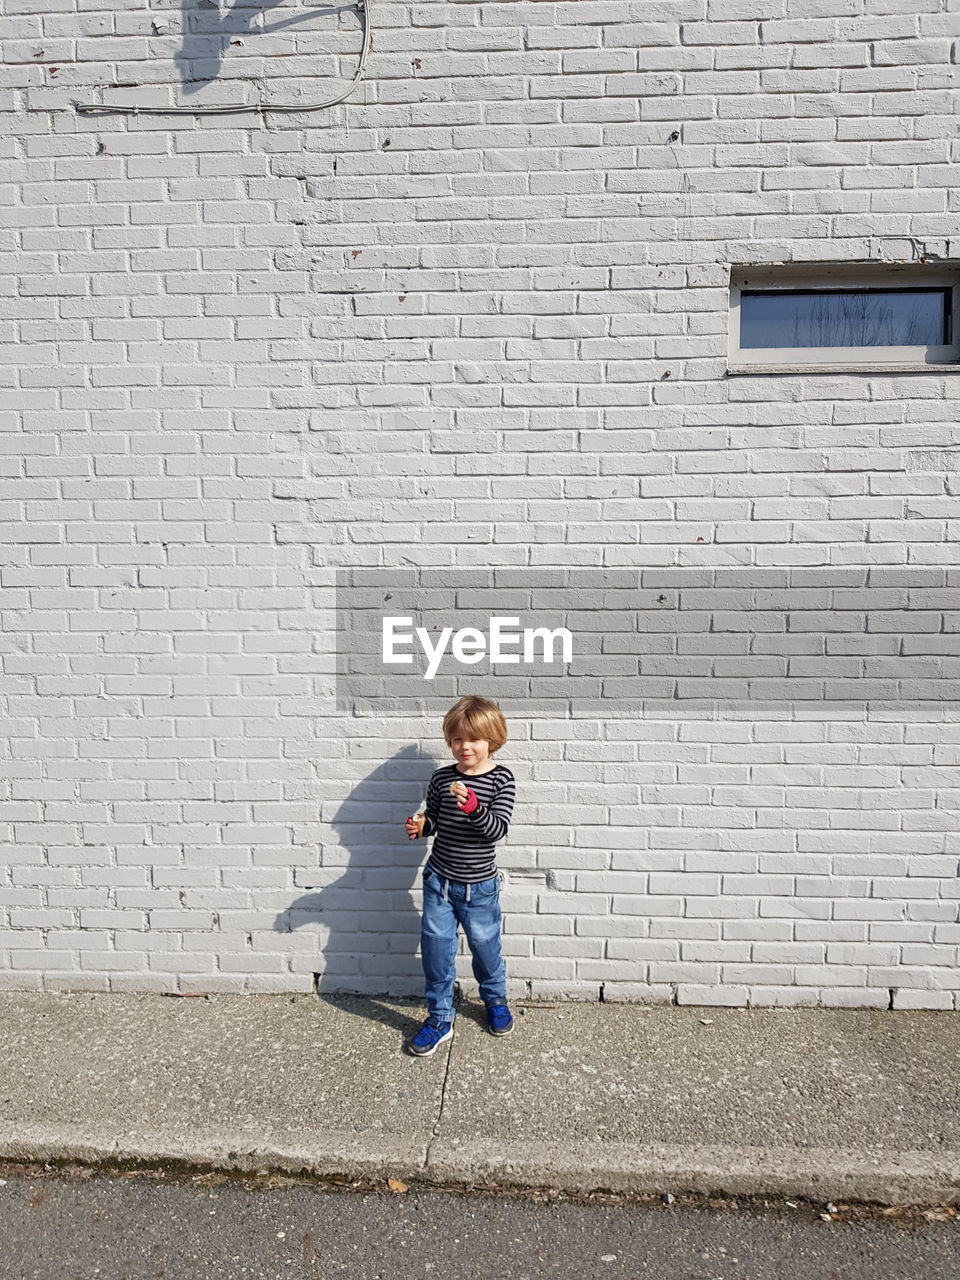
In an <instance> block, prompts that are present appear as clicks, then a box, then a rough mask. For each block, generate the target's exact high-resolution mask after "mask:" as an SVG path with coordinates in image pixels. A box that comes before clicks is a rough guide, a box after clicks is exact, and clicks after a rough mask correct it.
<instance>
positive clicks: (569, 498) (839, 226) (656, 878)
mask: <svg viewBox="0 0 960 1280" xmlns="http://www.w3.org/2000/svg"><path fill="white" fill-rule="evenodd" d="M185 4H186V8H188V9H189V10H190V11H191V13H192V14H193V16H194V18H195V19H196V22H195V23H193V24H192V25H191V24H186V25H187V28H188V29H187V30H186V31H185V30H184V29H183V28H184V23H183V21H182V19H183V16H184V15H183V14H182V13H181V11H180V8H179V7H178V5H177V4H174V3H171V2H170V0H75V2H73V0H0V14H2V17H0V36H2V41H3V53H4V67H3V69H2V74H3V97H2V101H3V106H2V108H0V110H2V111H3V117H2V118H3V128H2V131H0V158H2V160H3V170H2V176H0V254H2V265H0V291H2V295H3V301H4V306H3V309H2V312H0V342H2V344H3V345H2V347H0V350H2V366H0V428H2V432H3V434H2V435H0V516H2V523H0V588H2V590H0V600H2V612H0V660H2V664H3V665H2V693H3V702H2V706H3V712H4V733H3V736H2V744H3V745H2V755H0V835H2V837H3V843H4V855H3V857H2V860H0V861H2V866H0V984H2V985H3V986H5V987H7V988H15V989H34V988H36V989H41V988H47V989H73V990H80V989H91V990H101V989H127V990H144V991H146V990H167V989H179V990H184V991H189V990H204V991H282V990H309V989H310V988H311V986H312V984H313V981H314V977H313V975H314V974H316V973H319V974H321V978H320V986H321V988H322V989H326V990H361V991H371V992H391V993H396V994H417V993H418V992H419V991H420V990H421V989H422V988H421V976H420V966H419V958H418V954H417V942H418V938H417V931H418V914H417V911H418V906H419V902H418V878H417V876H416V872H415V867H414V865H413V859H414V857H415V856H420V857H421V858H422V857H423V856H424V854H425V850H424V849H423V848H422V847H421V846H418V845H410V844H408V842H407V841H406V839H405V837H404V834H403V828H402V820H403V817H404V816H405V815H406V814H407V813H408V812H410V811H411V807H412V805H413V804H414V803H415V802H416V801H417V800H418V799H419V798H420V796H421V794H422V785H423V782H424V780H425V779H426V777H427V776H428V775H429V773H430V771H431V769H432V768H433V767H434V766H435V765H436V764H439V763H442V762H443V761H444V760H445V759H446V758H447V756H446V752H445V748H444V746H443V742H442V737H441V736H440V733H439V726H438V725H437V724H434V723H421V722H413V723H411V722H410V721H409V720H407V719H404V718H389V717H383V716H378V715H377V714H376V711H375V709H369V708H368V709H367V710H366V712H365V713H363V714H358V715H357V716H356V717H345V716H343V715H338V714H336V712H335V709H334V706H333V695H332V689H333V681H332V672H333V669H334V667H333V657H332V652H331V649H332V644H331V637H332V625H333V623H332V605H333V596H332V583H333V581H334V571H335V569H336V567H337V566H378V565H382V566H388V567H389V566H401V565H402V566H406V567H409V566H422V567H443V566H450V567H460V568H465V567H476V566H487V565H489V564H497V565H502V566H517V567H521V566H522V567H529V568H531V569H536V568H537V567H541V566H558V565H559V566H585V567H600V566H603V567H610V568H615V567H620V566H629V567H639V566H674V565H677V566H694V567H695V566H713V567H724V566H745V567H751V566H817V565H823V566H864V567H867V566H904V567H912V566H941V567H943V569H944V573H945V574H946V573H947V571H948V570H952V571H953V572H952V573H951V574H950V575H948V576H947V577H945V579H944V581H945V583H947V584H948V585H954V586H955V585H956V583H957V581H958V579H957V577H956V572H955V571H956V569H957V567H958V550H960V547H958V540H960V517H958V508H957V503H956V496H957V483H958V482H957V468H956V463H957V458H958V452H957V451H958V449H960V427H958V425H957V413H958V410H957V403H956V401H957V388H958V385H960V384H958V381H957V378H956V376H955V375H953V374H950V373H939V372H934V373H931V374H924V375H899V374H885V375H865V374H849V375H845V376H838V375H835V374H834V375H830V376H824V375H820V376H817V375H816V374H811V375H809V376H805V377H794V376H790V377H781V378H772V377H747V378H730V379H727V378H726V377H725V376H724V372H725V352H726V340H727V339H726V327H727V317H726V306H727V284H728V279H729V269H730V266H731V265H736V264H738V263H745V262H756V261H764V262H768V261H769V262H777V261H787V260H798V261H821V260H822V261H835V260H836V261H840V260H847V259H870V260H878V261H883V260H891V261H893V260H902V259H907V260H915V259H919V258H921V257H927V258H932V259H950V258H958V257H960V245H958V232H957V226H958V224H957V214H958V210H960V200H958V196H957V192H956V183H955V175H956V172H957V162H958V159H960V144H958V141H957V138H956V113H957V107H958V101H957V98H958V84H960V66H958V63H960V56H958V51H960V6H958V4H957V2H956V0H750V3H746V0H591V3H589V4H588V3H585V2H584V0H580V2H579V3H557V4H552V3H540V2H539V0H516V2H515V3H500V4H498V3H474V2H461V3H455V4H448V3H440V2H434V3H430V2H427V3H418V4H399V3H387V2H386V0H376V3H375V5H374V6H373V9H372V17H373V22H374V43H373V52H372V54H371V57H370V61H369V79H368V80H367V81H366V82H365V83H364V84H363V85H361V87H360V88H359V90H358V91H357V92H356V94H355V95H354V96H353V97H352V98H351V99H350V100H349V101H348V102H347V103H346V104H344V105H341V106H339V107H336V108H334V109H332V110H329V111H327V112H321V113H318V114H299V115H298V114H294V115H279V114H275V113H271V114H269V115H268V116H267V117H266V121H265V123H264V122H263V121H262V120H261V118H260V117H258V116H256V115H254V116H247V115H242V114H233V115H228V116H221V117H206V118H200V117H181V118H177V117H171V116H164V115H162V114H141V115H139V116H130V117H127V116H122V115H113V116H104V117H90V116H79V115H77V114H76V112H75V111H74V109H73V108H74V105H75V104H76V103H78V102H90V101H109V102H113V103H123V102H127V103H129V102H138V103H141V104H145V105H150V104H153V105H160V104H164V103H170V102H172V101H175V100H180V101H183V102H187V103H198V102H202V103H214V104H216V103H225V104H238V103H241V102H247V101H254V100H256V98H257V95H258V94H260V93H263V94H265V95H267V96H270V97H274V98H276V99H278V100H281V99H282V100H287V101H289V100H291V99H294V98H296V96H297V95H302V98H303V99H307V100H309V99H318V98H323V97H326V96H329V95H331V94H333V93H334V92H336V91H337V89H338V88H339V87H341V86H342V85H343V84H344V83H346V82H347V81H348V80H349V79H350V77H351V76H352V75H353V73H354V70H355V67H356V65H357V56H358V52H359V44H360V39H359V27H358V18H357V16H356V14H355V13H353V14H351V13H346V14H344V15H342V16H341V17H340V18H339V19H338V18H337V17H335V16H330V15H324V14H323V12H322V11H318V10H315V9H314V10H313V11H312V12H310V11H306V10H301V9H299V8H296V7H292V6H285V5H277V4H272V5H264V6H263V7H262V10H258V9H257V8H255V7H254V8H250V9H240V8H235V9H232V10H230V11H229V12H227V11H226V10H225V11H224V14H223V15H222V17H221V15H219V14H217V13H216V11H215V10H211V9H210V8H209V7H208V8H206V9H202V8H199V7H195V0H185ZM182 76H186V77H187V78H189V77H191V76H193V77H195V81H194V83H192V84H190V85H188V86H181V85H180V83H179V81H180V78H181V77H182ZM197 78H198V79H199V81H200V82H199V83H198V82H197ZM108 86H117V87H114V88H109V87H108ZM178 95H179V99H178ZM948 617H949V618H951V619H952V623H949V624H948V625H947V631H948V632H950V631H951V630H952V631H953V632H956V631H957V622H956V620H957V614H956V613H953V614H952V615H948ZM949 641H950V636H949V634H948V635H947V636H946V637H945V646H946V647H945V652H947V653H950V652H952V653H953V654H955V653H956V649H955V648H953V649H952V651H951V650H950V648H949ZM954 661H955V659H954ZM480 692H483V690H480ZM502 705H503V706H504V709H505V711H506V712H507V714H508V716H510V719H511V725H512V729H513V740H512V741H511V743H510V744H509V745H508V747H507V748H506V749H505V751H504V753H503V758H504V759H505V760H506V761H507V762H508V763H509V764H510V766H511V768H512V769H513V770H514V772H515V774H516V776H517V779H518V786H519V794H520V800H519V803H518V808H517V814H516V822H515V825H514V828H513V831H512V834H511V837H510V840H509V841H508V843H507V844H506V845H505V846H503V847H502V851H501V855H500V863H501V865H502V866H503V867H504V869H505V870H506V872H507V876H508V882H507V885H506V888H505V890H504V895H503V905H504V910H505V934H504V945H505V950H506V953H507V957H508V971H509V975H510V979H511V990H512V992H513V993H514V994H528V993H530V994H533V995H534V996H537V995H556V994H561V995H568V996H571V997H573V998H586V999H595V998H596V997H597V995H598V993H599V992H600V991H601V990H602V992H603V998H604V999H606V1000H632V999H639V1000H648V999H656V1000H661V999H672V998H675V999H677V1000H679V1001H681V1002H695V1003H726V1004H744V1003H748V1002H749V1003H755V1004H769V1003H804V1004H812V1003H817V1002H823V1003H829V1004H845V1005H880V1006H883V1007H886V1006H887V1005H888V1004H892V1005H893V1006H894V1007H911V1008H916V1007H930V1008H951V1007H957V1001H958V993H960V969H958V964H957V961H958V948H960V917H958V903H960V892H958V879H957V869H958V859H960V836H958V831H957V820H956V819H957V806H958V802H960V787H958V785H957V773H956V766H957V764H958V761H960V716H958V714H957V711H956V705H957V704H956V703H955V702H952V703H948V704H946V705H945V706H944V707H943V708H942V711H941V714H939V715H934V714H933V713H932V712H930V711H928V712H927V713H926V714H923V713H918V712H917V711H916V710H913V711H911V710H909V709H907V708H904V710H903V714H902V715H899V716H893V717H886V718H871V719H864V718H859V719H857V720H850V719H845V718H843V717H833V718H831V717H829V716H828V717H822V718H819V719H817V718H816V717H810V716H808V715H807V714H805V713H804V710H803V708H797V709H796V710H795V713H794V714H793V715H792V716H791V717H787V718H784V719H782V720H780V719H778V720H763V719H759V720H755V721H754V720H746V719H741V720H733V719H730V720H724V721H711V720H709V719H704V720H697V719H696V718H692V717H689V716H680V717H678V718H677V719H676V720H673V721H671V720H650V721H626V722H624V721H619V720H617V719H609V720H608V719H605V718H604V717H602V716H598V717H595V718H592V719H584V720H580V721H572V720H569V719H566V718H564V717H558V718H556V719H548V718H544V717H540V716H536V717H529V718H526V717H525V716H524V714H523V708H522V705H521V704H520V703H517V712H516V713H515V714H514V713H513V712H512V710H511V705H510V699H503V700H502ZM934 710H936V709H934ZM584 806H586V807H587V809H588V811H589V813H590V815H591V817H590V823H589V825H588V826H586V827H584V828H583V829H582V830H577V829H576V828H575V826H574V825H573V824H572V820H573V818H574V816H575V815H576V814H577V813H578V812H579V811H580V810H581V809H582V807H584ZM459 969H460V975H461V977H462V978H463V979H464V980H465V986H466V987H467V988H468V989H469V988H470V986H471V981H470V967H469V957H468V956H467V954H466V953H465V952H462V954H461V957H460V961H459Z"/></svg>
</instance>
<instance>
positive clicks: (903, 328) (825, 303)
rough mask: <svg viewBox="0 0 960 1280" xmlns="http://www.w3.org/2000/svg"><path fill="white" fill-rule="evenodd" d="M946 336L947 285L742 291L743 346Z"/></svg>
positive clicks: (911, 341)
mask: <svg viewBox="0 0 960 1280" xmlns="http://www.w3.org/2000/svg"><path fill="white" fill-rule="evenodd" d="M950 341H951V339H950V290H949V289H789V290H788V289H782V290H781V289H777V290H769V291H764V292H759V291H750V290H744V291H743V292H742V293H741V295H740V346H741V347H927V346H945V345H947V344H948V343H949V342H950Z"/></svg>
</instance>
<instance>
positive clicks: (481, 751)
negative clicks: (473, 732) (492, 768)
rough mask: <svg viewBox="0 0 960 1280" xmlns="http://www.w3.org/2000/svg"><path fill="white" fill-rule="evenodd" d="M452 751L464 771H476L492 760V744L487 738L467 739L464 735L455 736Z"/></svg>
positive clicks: (451, 745) (452, 739) (451, 741)
mask: <svg viewBox="0 0 960 1280" xmlns="http://www.w3.org/2000/svg"><path fill="white" fill-rule="evenodd" d="M450 750H451V751H452V752H453V754H454V755H455V756H456V758H457V760H458V762H459V763H460V765H461V766H462V767H463V768H464V769H474V768H476V767H477V766H479V765H482V764H484V763H485V762H486V761H487V760H488V759H489V758H490V743H489V742H488V741H487V740H486V738H465V737H464V736H463V735H462V734H459V735H458V734H454V736H453V737H452V738H451V739H450Z"/></svg>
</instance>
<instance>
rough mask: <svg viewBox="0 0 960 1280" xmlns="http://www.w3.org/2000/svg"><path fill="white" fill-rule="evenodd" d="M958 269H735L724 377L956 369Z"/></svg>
mask: <svg viewBox="0 0 960 1280" xmlns="http://www.w3.org/2000/svg"><path fill="white" fill-rule="evenodd" d="M958 294H960V271H958V270H954V271H949V270H944V269H943V267H942V265H940V264H935V265H931V266H927V265H925V264H919V265H914V266H911V265H903V266H901V265H900V264H889V265H888V264H880V263H873V264H870V263H865V264H861V265H856V264H849V265H847V264H839V265H837V266H834V267H823V266H821V267H818V268H816V267H811V266H803V265H799V264H786V265H784V266H782V267H758V268H755V269H750V268H739V269H737V270H736V271H735V272H734V273H733V275H732V276H731V289H730V353H729V366H728V367H729V371H730V372H731V373H748V372H770V373H784V372H791V371H796V372H812V371H813V370H814V369H815V368H816V369H825V370H828V371H829V370H833V369H837V370H848V369H856V368H861V369H863V370H866V371H870V370H873V369H885V368H900V369H906V370H921V369H923V368H926V367H936V366H938V365H939V366H943V365H951V364H958V365H960V341H958V339H960V333H958V329H960V296H958Z"/></svg>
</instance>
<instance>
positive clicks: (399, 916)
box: [273, 747, 462, 1035]
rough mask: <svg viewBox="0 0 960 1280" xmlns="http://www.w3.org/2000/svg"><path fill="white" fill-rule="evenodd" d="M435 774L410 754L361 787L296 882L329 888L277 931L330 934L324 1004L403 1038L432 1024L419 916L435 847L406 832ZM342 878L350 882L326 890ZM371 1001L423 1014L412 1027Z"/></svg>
mask: <svg viewBox="0 0 960 1280" xmlns="http://www.w3.org/2000/svg"><path fill="white" fill-rule="evenodd" d="M436 768H437V765H436V764H434V763H432V762H431V761H429V760H425V759H424V758H423V757H422V756H420V755H419V754H418V753H417V751H416V749H415V748H413V747H405V748H404V749H403V750H402V751H398V752H397V754H396V755H395V756H393V758H392V759H390V760H388V761H386V762H385V763H384V764H381V765H378V766H377V768H376V769H374V770H373V772H372V773H371V774H369V775H368V776H367V777H366V778H364V779H363V781H362V782H359V783H358V784H357V785H356V786H355V787H354V789H353V790H352V791H351V793H350V795H349V796H348V797H347V799H346V800H344V801H343V802H342V803H341V804H340V807H339V809H338V810H337V812H336V814H335V815H334V817H333V819H332V820H331V822H330V826H332V828H333V830H334V831H335V832H336V833H337V836H338V837H339V839H338V841H337V842H331V844H330V846H329V848H328V849H327V850H324V849H322V848H321V858H320V869H319V870H318V871H316V872H310V871H306V870H301V871H298V872H297V882H298V883H299V884H302V885H304V886H305V887H306V886H307V885H309V882H310V881H311V879H313V880H316V881H317V882H319V884H320V885H321V886H322V887H318V888H316V889H314V890H311V891H309V892H306V893H304V894H303V895H302V896H301V897H299V898H297V899H296V900H295V901H294V902H293V903H291V905H290V906H289V907H288V908H287V909H286V910H285V911H282V912H280V914H279V915H278V916H277V918H276V920H275V921H274V926H273V927H274V929H275V930H276V931H277V932H278V933H292V932H293V931H294V930H295V929H299V928H301V927H302V926H304V925H313V924H320V925H322V926H323V927H324V929H325V931H326V937H325V938H324V939H323V941H322V944H321V948H320V949H321V950H322V953H323V961H322V962H321V961H320V959H319V957H318V959H317V963H316V968H315V972H317V973H318V977H317V991H318V993H319V994H320V996H321V998H325V999H327V1000H328V1001H329V1002H330V1003H331V1004H338V1005H339V1004H342V1002H344V1001H348V1002H349V1004H350V1007H351V1009H352V1010H353V1012H355V1013H358V1014H360V1015H361V1016H363V1017H367V1018H371V1019H372V1020H373V1021H374V1022H382V1023H386V1024H388V1025H392V1026H394V1027H396V1028H397V1030H399V1031H401V1032H403V1033H404V1034H405V1035H406V1034H412V1033H413V1032H414V1031H415V1030H416V1028H417V1027H418V1026H419V1025H420V1023H421V1022H422V1021H423V1018H424V1017H426V1009H425V1007H424V1006H423V968H422V965H421V962H420V957H419V956H418V954H417V951H418V949H419V946H420V917H421V911H420V905H419V903H418V902H417V900H416V899H415V898H414V896H413V892H412V888H413V886H414V885H415V884H416V885H417V886H418V887H419V881H420V876H421V866H422V864H423V863H424V862H425V861H426V857H427V848H426V843H427V842H426V841H425V840H422V839H421V840H410V839H409V838H408V837H407V834H406V831H405V830H404V826H403V822H404V819H405V818H406V817H407V816H408V815H409V814H413V813H416V812H417V811H418V809H419V807H420V805H421V804H422V802H423V800H424V798H425V796H426V793H427V783H428V782H429V781H430V775H431V774H432V773H433V771H434V769H436ZM337 868H341V869H342V874H341V875H340V876H339V877H338V878H337V879H336V880H334V881H332V882H330V883H328V881H329V880H330V876H331V875H332V874H335V871H336V869H337ZM461 945H462V934H461ZM321 970H322V972H320V971H321ZM325 992H326V993H327V994H326V996H324V993H325ZM347 993H350V994H349V995H348V994H347ZM373 996H383V997H385V998H387V999H390V998H397V997H399V998H401V999H410V1000H411V1001H413V1000H417V1001H418V1002H419V1004H418V1007H417V1008H414V1009H413V1010H412V1011H411V1015H410V1017H409V1018H404V1017H403V1016H402V1015H400V1014H398V1013H397V1011H396V1010H395V1009H392V1008H391V1007H390V1006H389V1005H386V1004H383V1003H380V1002H379V1001H377V1000H375V999H373V998H372V997H373ZM418 1015H419V1016H418Z"/></svg>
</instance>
